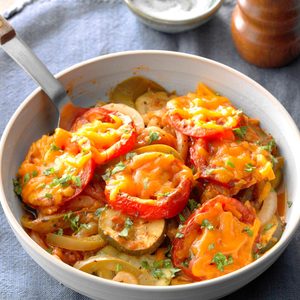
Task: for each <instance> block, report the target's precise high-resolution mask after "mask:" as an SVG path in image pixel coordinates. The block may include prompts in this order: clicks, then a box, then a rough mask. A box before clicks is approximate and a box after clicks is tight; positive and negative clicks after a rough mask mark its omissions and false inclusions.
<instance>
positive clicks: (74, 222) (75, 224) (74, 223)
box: [63, 212, 80, 231]
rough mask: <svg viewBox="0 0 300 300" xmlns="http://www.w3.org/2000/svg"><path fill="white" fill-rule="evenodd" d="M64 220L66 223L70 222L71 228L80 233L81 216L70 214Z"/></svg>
mask: <svg viewBox="0 0 300 300" xmlns="http://www.w3.org/2000/svg"><path fill="white" fill-rule="evenodd" d="M63 219H64V220H65V221H68V222H69V224H70V227H71V229H72V230H73V231H78V230H79V228H80V223H79V219H80V217H79V215H75V214H73V213H72V212H69V213H67V214H65V215H64V217H63Z"/></svg>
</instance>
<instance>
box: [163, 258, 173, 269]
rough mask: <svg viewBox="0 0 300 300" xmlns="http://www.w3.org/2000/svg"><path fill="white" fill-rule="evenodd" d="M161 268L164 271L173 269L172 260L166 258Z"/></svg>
mask: <svg viewBox="0 0 300 300" xmlns="http://www.w3.org/2000/svg"><path fill="white" fill-rule="evenodd" d="M163 267H164V268H166V269H169V268H173V264H172V260H171V259H169V258H167V259H164V260H163Z"/></svg>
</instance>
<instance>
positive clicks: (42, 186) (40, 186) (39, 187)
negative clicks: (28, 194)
mask: <svg viewBox="0 0 300 300" xmlns="http://www.w3.org/2000/svg"><path fill="white" fill-rule="evenodd" d="M45 187H46V183H44V182H43V183H40V184H39V185H38V186H37V187H36V188H37V189H44V188H45Z"/></svg>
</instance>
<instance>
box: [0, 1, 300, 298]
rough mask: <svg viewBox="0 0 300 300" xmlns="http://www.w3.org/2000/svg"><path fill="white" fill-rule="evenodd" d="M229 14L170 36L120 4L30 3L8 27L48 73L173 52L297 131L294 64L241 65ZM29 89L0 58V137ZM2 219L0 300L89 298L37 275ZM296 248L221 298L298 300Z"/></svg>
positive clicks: (298, 94)
mask: <svg viewBox="0 0 300 300" xmlns="http://www.w3.org/2000/svg"><path fill="white" fill-rule="evenodd" d="M232 8H233V2H232V1H226V2H225V4H224V6H223V7H222V8H221V10H220V11H219V12H218V14H217V15H216V16H215V17H214V18H213V19H212V20H211V21H210V22H209V23H207V24H205V25H203V26H202V27H200V28H198V29H195V30H193V31H189V32H185V33H181V34H176V35H169V34H164V33H159V32H157V31H154V30H152V29H150V28H147V27H145V26H144V25H142V24H140V23H139V22H138V21H137V20H136V18H135V17H134V16H133V15H132V14H131V13H130V12H129V11H128V10H127V8H126V7H125V6H124V5H123V4H122V2H121V1H118V0H116V1H100V0H94V1H92V0H76V1H74V0H52V1H47V0H41V1H34V2H33V3H32V4H30V5H28V6H26V7H25V8H24V9H23V10H22V11H21V12H20V13H18V14H16V15H15V16H14V17H13V18H11V22H12V24H13V26H14V27H15V29H16V30H17V31H18V33H19V35H20V36H21V37H22V38H23V39H24V40H25V41H26V42H27V43H28V44H29V46H30V47H31V48H33V49H34V51H35V52H36V54H37V55H38V56H39V57H40V58H41V60H42V61H43V62H44V63H45V64H46V65H47V66H48V67H49V69H50V70H51V71H52V72H53V73H57V72H58V71H61V70H62V69H64V68H66V67H69V66H71V65H73V64H75V63H78V62H81V61H83V60H86V59H89V58H92V57H95V56H98V55H102V54H106V53H112V52H117V51H124V50H137V49H162V50H173V51H181V52H186V53H192V54H197V55H201V56H204V57H207V58H211V59H214V60H216V61H219V62H221V63H225V64H227V65H229V66H231V67H233V68H235V69H237V70H239V71H241V72H243V73H245V74H246V75H248V76H250V77H251V78H253V79H254V80H256V81H257V82H259V83H260V84H262V85H263V86H264V87H265V88H267V89H268V90H269V91H270V92H271V93H272V94H273V95H274V96H275V97H277V98H278V99H279V101H280V102H281V103H282V104H283V105H284V106H285V107H286V109H287V110H288V111H289V112H290V114H291V115H292V117H293V118H294V120H295V121H296V123H297V124H298V126H299V125H300V114H299V112H300V84H299V74H300V60H299V59H298V60H296V61H294V62H293V63H292V64H290V65H289V66H287V67H284V68H280V69H271V70H268V69H259V68H256V67H254V66H252V65H249V64H248V63H246V62H245V61H243V60H242V59H241V58H240V57H239V55H238V54H237V52H236V50H235V48H234V46H233V44H232V40H231V35H230V17H231V11H232ZM35 87H36V86H35V84H34V83H33V82H32V81H31V79H29V78H28V77H27V75H25V74H24V73H23V72H22V71H21V70H20V69H19V67H17V66H16V65H15V64H14V63H13V62H12V61H11V60H10V59H9V58H8V57H7V56H6V55H5V54H4V53H3V52H2V51H0V99H1V101H0V111H1V118H0V133H1V134H2V132H3V130H4V127H5V126H6V124H7V122H8V120H9V118H10V117H11V116H12V114H13V112H14V111H15V110H16V108H17V107H18V106H19V104H20V103H21V102H22V101H23V100H24V99H25V97H26V96H27V95H28V94H29V93H30V92H31V91H32V90H33V89H35ZM238 88H242V87H238ZM33 126H34V125H33ZM20 142H21V141H20ZM0 214H1V216H0V253H1V257H0V299H1V300H2V299H3V300H4V299H10V300H11V299H13V300H16V299H22V300H34V299H37V300H38V299H44V300H46V299H81V300H83V299H87V298H86V297H83V296H81V295H79V294H77V293H76V292H74V291H72V290H70V289H68V288H66V287H64V286H63V285H61V284H60V283H59V282H57V281H56V280H54V279H53V278H51V277H50V276H49V275H48V274H47V273H46V272H45V271H43V270H42V269H41V268H40V267H39V266H38V265H37V264H36V263H35V262H34V261H33V260H32V259H31V258H30V257H29V256H28V255H27V254H26V253H25V251H24V250H23V249H22V248H21V246H20V244H19V243H18V242H17V240H16V238H15V237H14V234H13V232H12V231H11V229H10V228H9V225H8V223H7V221H6V219H5V216H4V215H3V211H2V208H0ZM299 249H300V233H299V232H298V233H297V235H296V237H295V238H294V239H293V240H292V242H291V243H290V245H289V247H288V248H287V250H286V251H285V252H284V254H283V255H282V256H281V257H280V258H279V259H278V261H277V262H276V263H275V264H274V265H273V266H272V267H271V268H270V269H269V270H267V271H266V272H265V273H263V274H262V275H261V276H260V277H259V278H257V279H256V280H254V281H253V282H252V283H250V284H249V285H247V286H246V287H244V288H242V289H241V290H239V291H237V292H235V293H234V294H232V295H230V296H228V297H227V298H226V299H244V300H246V299H287V300H288V299H300V280H299V274H300V251H299ZM120 298H121V295H120Z"/></svg>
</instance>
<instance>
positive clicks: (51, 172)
mask: <svg viewBox="0 0 300 300" xmlns="http://www.w3.org/2000/svg"><path fill="white" fill-rule="evenodd" d="M54 173H55V170H54V168H48V169H46V170H44V171H43V174H44V175H46V176H49V175H52V174H54Z"/></svg>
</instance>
